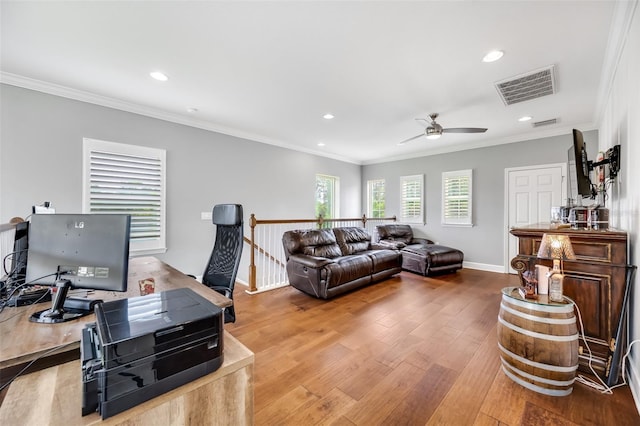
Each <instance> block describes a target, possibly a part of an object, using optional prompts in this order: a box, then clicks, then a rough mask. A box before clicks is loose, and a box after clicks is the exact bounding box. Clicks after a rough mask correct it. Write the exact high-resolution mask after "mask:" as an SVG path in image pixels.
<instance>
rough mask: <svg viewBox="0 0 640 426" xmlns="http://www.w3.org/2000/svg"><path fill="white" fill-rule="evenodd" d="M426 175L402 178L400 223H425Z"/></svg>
mask: <svg viewBox="0 0 640 426" xmlns="http://www.w3.org/2000/svg"><path fill="white" fill-rule="evenodd" d="M423 188H424V175H413V176H400V194H401V197H402V198H401V200H400V222H405V223H424V202H423V195H424V189H423Z"/></svg>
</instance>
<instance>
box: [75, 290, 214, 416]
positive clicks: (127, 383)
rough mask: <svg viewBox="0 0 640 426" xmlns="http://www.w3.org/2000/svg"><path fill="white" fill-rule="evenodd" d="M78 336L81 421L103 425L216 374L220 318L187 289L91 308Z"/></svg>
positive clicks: (203, 301)
mask: <svg viewBox="0 0 640 426" xmlns="http://www.w3.org/2000/svg"><path fill="white" fill-rule="evenodd" d="M95 314H96V322H95V323H91V324H87V325H86V326H85V328H84V329H83V331H82V344H81V347H80V351H81V361H82V383H83V401H82V415H83V416H84V415H87V414H90V413H92V412H96V411H97V412H99V413H100V415H101V416H102V418H103V419H106V418H108V417H111V416H113V415H115V414H118V413H120V412H122V411H124V410H127V409H129V408H131V407H134V406H136V405H138V404H140V403H142V402H144V401H147V400H149V399H151V398H154V397H156V396H158V395H160V394H162V393H165V392H168V391H170V390H172V389H174V388H176V387H178V386H182V385H183V384H185V383H188V382H190V381H193V380H195V379H197V378H199V377H202V376H204V375H206V374H209V373H211V372H213V371H215V370H217V369H218V368H219V367H220V366H221V365H222V361H223V339H222V338H223V324H224V321H223V311H222V309H221V308H219V307H218V306H216V305H214V304H213V303H211V302H209V301H208V300H207V299H205V298H204V297H202V296H200V295H198V294H197V293H195V292H193V291H192V290H190V289H187V288H180V289H176V290H169V291H163V292H161V293H154V294H149V295H147V296H141V297H132V298H129V299H122V300H114V301H110V302H105V303H102V304H98V305H96V306H95Z"/></svg>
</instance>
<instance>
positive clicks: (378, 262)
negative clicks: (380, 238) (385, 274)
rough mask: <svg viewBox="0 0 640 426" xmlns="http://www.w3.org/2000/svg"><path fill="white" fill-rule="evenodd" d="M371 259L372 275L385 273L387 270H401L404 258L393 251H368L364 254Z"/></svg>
mask: <svg viewBox="0 0 640 426" xmlns="http://www.w3.org/2000/svg"><path fill="white" fill-rule="evenodd" d="M363 254H366V255H367V256H369V257H370V258H371V261H372V262H373V270H372V273H374V274H377V273H378V272H382V271H385V270H387V269H393V268H400V267H401V266H402V256H401V255H400V253H398V251H396V250H392V249H384V250H367V251H365V252H363Z"/></svg>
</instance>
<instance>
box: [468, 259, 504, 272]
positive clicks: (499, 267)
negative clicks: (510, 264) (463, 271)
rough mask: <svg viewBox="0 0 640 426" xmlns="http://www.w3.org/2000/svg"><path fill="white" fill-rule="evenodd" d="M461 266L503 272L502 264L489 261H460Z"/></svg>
mask: <svg viewBox="0 0 640 426" xmlns="http://www.w3.org/2000/svg"><path fill="white" fill-rule="evenodd" d="M462 267H463V268H468V269H477V270H479V271H487V272H497V273H500V274H504V265H491V264H489V263H477V262H462Z"/></svg>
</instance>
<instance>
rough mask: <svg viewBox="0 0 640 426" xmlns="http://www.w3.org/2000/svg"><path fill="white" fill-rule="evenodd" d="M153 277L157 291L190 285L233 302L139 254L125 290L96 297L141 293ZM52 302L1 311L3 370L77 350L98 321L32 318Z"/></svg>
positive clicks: (221, 302)
mask: <svg viewBox="0 0 640 426" xmlns="http://www.w3.org/2000/svg"><path fill="white" fill-rule="evenodd" d="M150 277H152V278H153V279H154V280H155V292H156V293H159V292H161V291H165V290H171V289H175V288H190V289H192V290H193V291H195V292H196V293H198V294H200V295H201V296H203V297H204V298H206V299H207V300H209V301H211V302H212V303H214V304H215V305H217V306H220V307H221V308H224V307H228V306H231V305H232V304H233V301H232V300H231V299H229V298H227V297H225V296H223V295H221V294H220V293H217V292H215V291H213V290H211V289H210V288H209V287H207V286H204V285H202V284H201V283H199V282H198V281H196V280H194V279H193V278H191V277H188V276H187V275H185V274H183V273H182V272H180V271H178V270H177V269H174V268H172V267H171V266H169V265H167V264H166V263H164V262H162V261H160V260H158V259H156V258H155V257H136V258H131V259H130V260H129V281H128V283H127V291H126V292H124V293H118V292H110V291H95V292H92V293H90V294H89V297H90V298H92V299H102V300H105V301H107V300H114V299H124V298H129V297H136V296H140V289H139V286H138V281H139V280H141V279H144V278H150ZM50 306H51V303H39V304H37V305H32V306H22V307H19V308H15V307H14V308H9V307H7V308H5V309H4V311H3V312H2V313H1V314H0V371H1V370H2V369H4V368H7V367H11V366H14V365H18V364H23V363H25V362H29V361H32V360H34V359H36V358H38V357H48V356H51V355H54V354H59V353H65V352H69V351H73V350H77V349H78V348H79V347H80V336H81V335H82V329H83V328H84V325H85V324H87V323H90V322H94V321H95V315H93V314H92V315H87V316H85V317H82V318H79V319H76V320H73V321H69V322H65V323H59V324H38V323H33V322H30V321H29V316H30V315H31V314H32V313H33V312H37V311H41V310H43V309H48V308H49V307H50Z"/></svg>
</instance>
